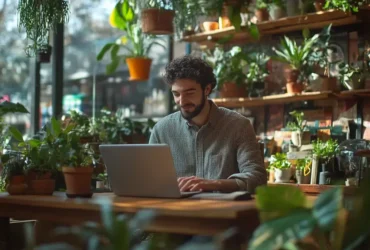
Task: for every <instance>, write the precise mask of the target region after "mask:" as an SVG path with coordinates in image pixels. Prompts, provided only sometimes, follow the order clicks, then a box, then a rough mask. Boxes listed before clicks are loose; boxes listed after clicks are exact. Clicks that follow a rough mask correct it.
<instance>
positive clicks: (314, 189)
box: [268, 183, 358, 196]
mask: <svg viewBox="0 0 370 250" xmlns="http://www.w3.org/2000/svg"><path fill="white" fill-rule="evenodd" d="M276 185H288V186H295V187H298V188H299V189H301V190H302V191H303V192H304V193H306V194H312V195H318V194H320V193H322V192H324V191H326V190H329V189H331V188H334V187H340V188H343V194H344V195H348V196H351V195H354V194H355V193H356V191H357V190H358V187H347V186H338V185H311V184H296V183H268V186H276Z"/></svg>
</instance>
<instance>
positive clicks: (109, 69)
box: [106, 57, 120, 75]
mask: <svg viewBox="0 0 370 250" xmlns="http://www.w3.org/2000/svg"><path fill="white" fill-rule="evenodd" d="M119 61H120V58H119V57H116V58H114V59H113V60H112V62H111V63H110V64H108V65H107V66H106V72H107V74H108V75H109V74H112V73H114V72H115V71H116V69H117V67H118V65H119Z"/></svg>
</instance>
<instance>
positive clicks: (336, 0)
mask: <svg viewBox="0 0 370 250" xmlns="http://www.w3.org/2000/svg"><path fill="white" fill-rule="evenodd" d="M365 2H366V1H365V0H326V3H325V5H324V10H330V9H335V10H342V11H344V12H358V9H359V7H360V6H362V5H363V4H364V3H365Z"/></svg>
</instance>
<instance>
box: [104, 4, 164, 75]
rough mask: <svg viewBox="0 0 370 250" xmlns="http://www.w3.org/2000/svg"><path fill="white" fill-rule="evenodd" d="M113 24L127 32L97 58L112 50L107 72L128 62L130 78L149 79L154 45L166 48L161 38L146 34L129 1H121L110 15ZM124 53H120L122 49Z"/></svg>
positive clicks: (109, 44) (107, 45)
mask: <svg viewBox="0 0 370 250" xmlns="http://www.w3.org/2000/svg"><path fill="white" fill-rule="evenodd" d="M110 21H111V25H112V26H113V27H115V28H118V29H121V30H123V31H125V32H126V35H125V36H121V37H120V38H119V39H117V41H116V42H115V43H108V44H106V45H105V46H104V47H103V48H102V49H101V51H100V52H99V54H98V55H97V60H98V61H100V60H102V59H103V57H104V55H105V54H106V53H108V51H109V52H110V58H111V63H110V64H108V65H107V66H106V73H107V74H112V73H114V72H115V71H116V70H117V68H118V66H119V64H120V63H121V62H122V61H124V62H126V63H127V66H128V69H129V73H130V78H129V80H133V81H143V80H148V79H149V76H150V66H151V63H152V59H151V58H150V57H149V53H150V52H151V49H152V46H153V45H155V46H159V47H162V48H163V49H165V47H164V45H163V44H162V43H161V42H160V41H162V40H160V39H159V38H157V37H155V36H148V35H146V34H144V32H143V30H142V27H141V25H140V24H139V23H138V20H137V16H136V15H135V13H134V9H133V6H130V4H129V3H128V1H124V2H122V1H120V2H118V3H117V4H116V7H115V8H114V9H113V12H112V14H111V17H110ZM121 48H122V50H124V52H125V53H124V54H120V55H119V54H118V52H119V51H120V49H121Z"/></svg>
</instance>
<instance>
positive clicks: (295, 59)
mask: <svg viewBox="0 0 370 250" xmlns="http://www.w3.org/2000/svg"><path fill="white" fill-rule="evenodd" d="M318 38H319V34H316V35H314V36H313V37H311V38H307V39H304V42H303V43H302V44H301V45H298V44H297V42H296V41H294V40H291V39H290V38H288V37H286V36H284V39H282V40H281V43H280V50H278V49H275V48H274V50H275V53H276V54H277V56H278V57H275V58H276V59H277V60H279V61H282V62H285V63H287V64H288V65H289V67H287V68H286V69H285V72H284V74H285V79H286V86H287V92H288V93H289V94H299V93H301V92H302V91H303V84H302V83H300V82H298V78H299V76H300V74H301V71H302V70H303V68H304V67H306V66H307V64H308V59H309V56H310V53H311V47H312V45H313V44H314V43H315V42H316V41H317V39H318Z"/></svg>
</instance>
